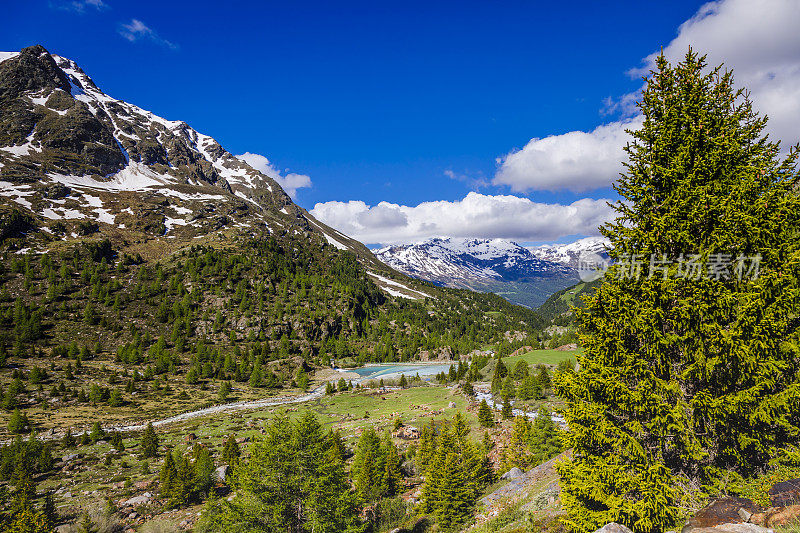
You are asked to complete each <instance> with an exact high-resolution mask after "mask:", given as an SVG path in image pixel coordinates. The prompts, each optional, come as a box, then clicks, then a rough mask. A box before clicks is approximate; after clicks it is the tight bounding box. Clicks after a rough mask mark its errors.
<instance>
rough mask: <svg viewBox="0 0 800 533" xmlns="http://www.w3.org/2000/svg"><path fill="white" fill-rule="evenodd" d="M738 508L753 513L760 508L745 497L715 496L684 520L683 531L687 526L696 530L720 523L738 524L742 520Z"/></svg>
mask: <svg viewBox="0 0 800 533" xmlns="http://www.w3.org/2000/svg"><path fill="white" fill-rule="evenodd" d="M740 509H744V510H745V512H747V513H750V514H752V513H755V512H757V511H760V510H761V509H760V508H759V507H758V506H757V505H756V504H754V503H753V502H752V501H750V500H748V499H745V498H734V497H731V496H725V497H722V498H717V499H715V500H713V501H712V502H711V503H709V504H708V505H706V506H705V507H703V508H702V509H700V510H699V511H698V512H697V514H696V515H694V517H692V518H690V519H689V520H688V521H687V522H686V526H685V527H684V531H686V530H687V528H689V529H691V530H696V529H698V528H713V527H716V526H719V525H722V524H740V523H742V522H744V520H743V519H742V514H740V513H739V510H740Z"/></svg>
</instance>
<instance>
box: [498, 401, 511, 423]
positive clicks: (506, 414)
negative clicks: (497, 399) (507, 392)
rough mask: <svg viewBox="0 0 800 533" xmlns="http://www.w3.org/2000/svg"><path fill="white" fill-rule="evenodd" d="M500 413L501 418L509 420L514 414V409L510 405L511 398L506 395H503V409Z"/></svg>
mask: <svg viewBox="0 0 800 533" xmlns="http://www.w3.org/2000/svg"><path fill="white" fill-rule="evenodd" d="M500 414H501V415H502V417H503V420H510V419H511V418H512V417H513V416H514V409H513V408H512V407H511V399H510V398H509V397H508V396H504V397H503V409H502V410H501V411H500Z"/></svg>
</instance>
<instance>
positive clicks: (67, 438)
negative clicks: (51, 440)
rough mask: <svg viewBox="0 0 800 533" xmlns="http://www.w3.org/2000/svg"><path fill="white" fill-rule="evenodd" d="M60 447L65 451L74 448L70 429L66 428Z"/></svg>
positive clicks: (73, 439) (73, 438)
mask: <svg viewBox="0 0 800 533" xmlns="http://www.w3.org/2000/svg"><path fill="white" fill-rule="evenodd" d="M61 445H62V446H63V447H64V448H66V449H69V448H74V447H75V437H74V436H72V428H67V432H66V433H64V437H63V438H62V439H61Z"/></svg>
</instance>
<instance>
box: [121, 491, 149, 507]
mask: <svg viewBox="0 0 800 533" xmlns="http://www.w3.org/2000/svg"><path fill="white" fill-rule="evenodd" d="M152 499H153V495H152V494H150V493H149V492H145V493H144V494H142V495H140V496H134V497H133V498H131V499H129V500H125V502H123V504H124V505H129V506H131V507H136V506H137V505H144V504H147V503H150V500H152Z"/></svg>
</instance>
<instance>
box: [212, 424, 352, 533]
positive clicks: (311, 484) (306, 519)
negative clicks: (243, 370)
mask: <svg viewBox="0 0 800 533" xmlns="http://www.w3.org/2000/svg"><path fill="white" fill-rule="evenodd" d="M266 430H267V434H266V436H265V437H264V439H263V440H259V441H256V442H254V443H253V444H251V445H250V448H249V450H250V458H249V460H248V461H246V462H245V461H242V462H241V463H240V464H239V466H238V467H237V468H236V470H234V474H233V478H234V479H233V488H234V489H235V491H236V497H235V498H234V499H233V500H232V501H230V502H228V501H226V500H220V501H213V502H210V503H209V505H208V508H207V509H206V511H205V512H204V513H203V518H202V521H201V524H200V525H199V531H215V532H237V533H238V532H241V531H287V532H291V533H304V532H311V531H313V532H319V533H325V532H331V533H333V532H337V533H338V532H356V531H363V525H362V523H361V521H360V520H359V519H358V506H357V495H356V494H355V492H354V491H352V490H351V489H350V485H349V482H348V480H347V475H346V473H345V470H344V460H343V459H342V455H341V448H340V442H339V441H338V437H336V435H335V434H333V433H329V434H327V435H326V434H325V433H324V432H323V431H322V427H321V426H320V424H319V422H318V421H317V419H316V418H315V417H314V415H313V414H311V413H308V414H306V415H304V416H302V417H301V418H300V419H299V420H297V421H296V422H293V421H291V420H289V419H288V418H281V417H278V418H275V419H274V420H273V421H272V422H270V424H269V425H268V426H267V428H266Z"/></svg>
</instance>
